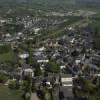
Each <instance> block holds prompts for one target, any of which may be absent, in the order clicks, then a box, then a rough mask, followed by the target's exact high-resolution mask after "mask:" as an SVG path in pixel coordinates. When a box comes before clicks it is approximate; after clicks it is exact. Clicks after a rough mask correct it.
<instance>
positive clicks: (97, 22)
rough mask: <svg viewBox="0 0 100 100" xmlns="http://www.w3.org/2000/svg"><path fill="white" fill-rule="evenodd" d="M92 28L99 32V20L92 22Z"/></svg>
mask: <svg viewBox="0 0 100 100" xmlns="http://www.w3.org/2000/svg"><path fill="white" fill-rule="evenodd" d="M93 26H94V27H96V28H98V29H99V31H100V20H95V21H93Z"/></svg>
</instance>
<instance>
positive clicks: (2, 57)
mask: <svg viewBox="0 0 100 100" xmlns="http://www.w3.org/2000/svg"><path fill="white" fill-rule="evenodd" d="M6 61H7V62H9V61H11V62H13V61H15V55H14V53H13V52H11V51H10V52H7V53H3V54H0V62H6Z"/></svg>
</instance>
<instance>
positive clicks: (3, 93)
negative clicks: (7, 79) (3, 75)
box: [0, 85, 23, 100]
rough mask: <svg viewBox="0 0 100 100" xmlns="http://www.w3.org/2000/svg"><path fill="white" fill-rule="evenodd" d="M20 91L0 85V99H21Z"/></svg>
mask: <svg viewBox="0 0 100 100" xmlns="http://www.w3.org/2000/svg"><path fill="white" fill-rule="evenodd" d="M21 96H22V94H21V91H18V90H10V89H9V88H7V87H6V86H3V85H0V100H23V99H22V97H21Z"/></svg>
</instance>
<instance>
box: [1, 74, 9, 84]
mask: <svg viewBox="0 0 100 100" xmlns="http://www.w3.org/2000/svg"><path fill="white" fill-rule="evenodd" d="M7 80H8V76H7V75H5V74H2V73H0V83H5V82H6V81H7Z"/></svg>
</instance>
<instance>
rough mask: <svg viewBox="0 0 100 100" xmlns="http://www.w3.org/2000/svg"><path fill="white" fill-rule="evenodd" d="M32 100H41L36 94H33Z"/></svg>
mask: <svg viewBox="0 0 100 100" xmlns="http://www.w3.org/2000/svg"><path fill="white" fill-rule="evenodd" d="M30 100H40V99H39V98H38V97H37V95H36V93H32V94H31V99H30Z"/></svg>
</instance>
